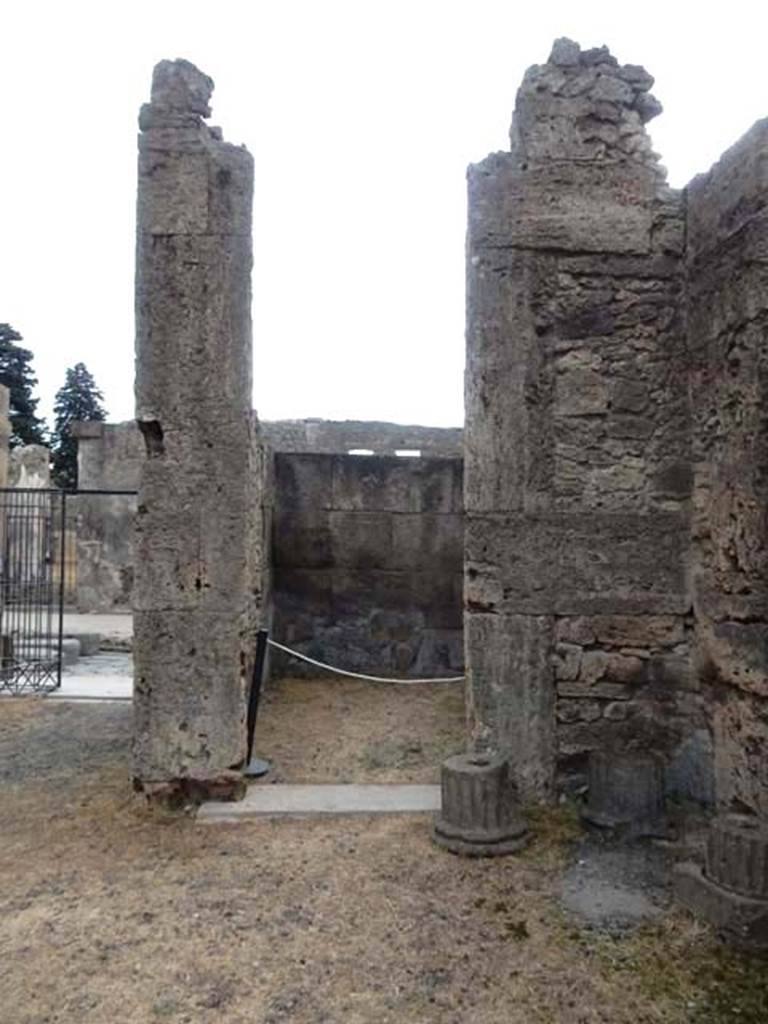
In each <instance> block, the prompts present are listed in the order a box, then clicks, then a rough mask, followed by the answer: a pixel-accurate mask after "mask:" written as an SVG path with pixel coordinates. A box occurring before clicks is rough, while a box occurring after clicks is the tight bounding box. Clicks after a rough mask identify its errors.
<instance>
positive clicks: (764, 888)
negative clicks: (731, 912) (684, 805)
mask: <svg viewBox="0 0 768 1024" xmlns="http://www.w3.org/2000/svg"><path fill="white" fill-rule="evenodd" d="M705 874H706V876H707V878H709V879H710V880H711V881H712V882H715V883H717V885H722V886H723V888H724V889H730V890H731V891H732V892H737V893H739V894H740V895H742V896H750V897H752V899H758V900H768V828H767V827H766V826H765V825H764V824H763V823H761V822H760V821H758V820H756V819H755V818H750V817H748V816H747V815H743V814H729V815H724V816H723V817H721V818H716V819H715V820H714V821H713V822H712V826H711V828H710V831H709V837H708V840H707V859H706V869H705Z"/></svg>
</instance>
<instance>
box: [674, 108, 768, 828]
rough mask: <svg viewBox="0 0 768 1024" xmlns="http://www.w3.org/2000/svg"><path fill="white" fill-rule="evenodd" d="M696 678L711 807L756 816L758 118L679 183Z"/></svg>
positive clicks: (766, 432) (764, 220) (759, 701)
mask: <svg viewBox="0 0 768 1024" xmlns="http://www.w3.org/2000/svg"><path fill="white" fill-rule="evenodd" d="M687 191H688V252H687V264H688V333H689V348H690V354H691V396H692V405H693V414H694V434H693V442H694V446H693V453H694V484H695V486H694V509H695V511H694V522H693V538H694V556H695V561H694V572H693V584H694V585H693V595H694V603H695V611H696V668H697V674H698V675H699V676H700V678H701V679H702V680H703V681H704V683H705V684H707V685H708V687H709V696H710V699H711V708H712V717H713V725H714V736H715V763H716V787H717V801H718V804H719V806H720V807H721V809H724V810H725V809H727V810H737V811H748V812H752V813H757V814H759V815H761V816H762V817H763V818H764V819H766V818H768V758H766V750H768V512H767V510H768V418H767V417H768V120H764V121H760V122H758V123H757V124H756V125H755V126H754V127H753V129H752V130H751V131H750V132H749V133H748V134H747V135H746V136H745V137H744V138H743V139H741V141H740V142H738V143H737V144H736V145H735V146H733V148H731V149H730V150H728V152H727V153H726V154H725V155H724V156H723V157H722V159H721V160H720V161H719V162H718V163H717V164H716V165H715V166H714V167H713V168H712V169H711V170H710V171H709V173H707V174H703V175H700V176H699V177H697V178H695V179H694V180H693V181H692V182H691V184H690V186H689V187H688V190H687Z"/></svg>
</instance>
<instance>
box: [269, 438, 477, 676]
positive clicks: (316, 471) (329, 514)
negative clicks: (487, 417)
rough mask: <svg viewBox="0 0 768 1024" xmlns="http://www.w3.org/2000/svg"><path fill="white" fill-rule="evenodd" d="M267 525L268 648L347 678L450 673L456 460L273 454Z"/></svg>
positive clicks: (456, 637) (458, 518)
mask: <svg viewBox="0 0 768 1024" xmlns="http://www.w3.org/2000/svg"><path fill="white" fill-rule="evenodd" d="M274 516H275V519H274V529H273V548H272V551H273V566H274V570H273V571H274V594H273V601H274V620H273V633H274V637H275V638H276V639H277V640H279V641H281V642H283V643H286V644H288V645H289V646H291V647H295V648H297V649H299V650H301V651H302V652H304V653H306V654H308V655H310V656H311V657H314V658H317V659H318V660H320V661H326V662H330V663H331V664H333V665H337V666H339V667H341V668H346V669H350V670H357V671H369V672H371V671H373V672H379V673H382V672H384V673H389V674H393V675H405V676H422V675H425V676H429V675H439V674H443V675H445V674H448V675H460V674H461V671H462V621H461V586H462V558H463V536H462V533H463V524H462V463H461V459H458V458H421V459H414V458H398V457H391V456H390V457H387V456H382V457H377V456H354V455H325V454H277V455H276V456H275V511H274ZM272 667H273V672H275V673H276V674H306V671H305V670H303V669H302V668H301V666H300V664H299V663H298V662H296V661H295V660H293V659H291V660H286V659H285V658H284V657H282V656H281V657H278V658H275V659H274V661H273V663H272ZM310 674H312V675H316V674H317V673H316V670H313V671H312V672H311V673H310Z"/></svg>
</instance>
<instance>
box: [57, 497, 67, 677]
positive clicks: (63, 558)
mask: <svg viewBox="0 0 768 1024" xmlns="http://www.w3.org/2000/svg"><path fill="white" fill-rule="evenodd" d="M60 529H61V539H60V541H59V623H58V626H59V635H58V652H57V653H58V660H57V664H56V689H57V690H59V689H61V663H62V661H63V659H64V595H65V586H66V580H65V578H64V577H65V569H66V563H67V493H66V491H62V492H61V524H60Z"/></svg>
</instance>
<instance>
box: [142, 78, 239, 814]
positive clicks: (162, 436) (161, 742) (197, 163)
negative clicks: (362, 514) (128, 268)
mask: <svg viewBox="0 0 768 1024" xmlns="http://www.w3.org/2000/svg"><path fill="white" fill-rule="evenodd" d="M212 90H213V82H212V81H211V79H210V78H208V77H207V76H206V75H204V74H203V73H202V72H200V71H199V70H198V69H197V68H196V67H194V65H192V64H190V63H189V62H187V61H183V60H177V61H162V62H161V63H160V64H158V65H157V66H156V68H155V70H154V75H153V80H152V98H151V102H150V103H149V104H147V105H145V106H144V107H142V110H141V115H140V119H139V125H140V128H141V134H140V136H139V186H138V222H137V267H136V420H137V423H138V426H139V428H140V430H141V432H142V434H143V438H144V445H145V454H144V459H143V463H142V465H141V470H140V484H139V498H138V510H137V526H136V579H135V597H134V630H135V647H134V652H135V653H134V657H135V665H136V667H135V697H134V705H135V727H134V728H135V734H134V765H133V771H134V778H135V785H136V788H137V789H139V790H143V791H144V792H146V793H147V794H148V795H150V796H157V797H158V798H160V797H163V798H166V797H167V798H174V797H181V798H183V797H186V796H190V795H191V796H192V797H199V796H202V797H205V796H206V795H210V794H212V793H217V794H219V795H223V794H226V793H228V792H229V793H239V792H240V791H241V784H240V782H239V776H237V775H236V774H235V773H234V772H233V770H235V769H237V768H238V767H239V766H240V765H241V764H242V762H243V759H244V756H245V704H244V691H245V688H246V686H247V683H248V680H249V671H250V665H251V662H252V657H253V653H254V645H255V625H256V623H255V614H256V607H255V606H256V602H257V600H258V596H259V595H258V582H257V578H256V571H255V565H254V560H255V550H254V544H253V540H254V531H255V529H256V518H257V509H256V503H257V496H256V494H255V487H254V473H253V453H254V448H255V446H254V439H253V429H254V428H253V426H252V419H251V375H252V369H251V358H252V357H251V319H250V303H251V286H250V275H251V203H252V191H253V160H252V158H251V156H250V155H249V154H248V153H247V152H246V150H245V149H244V148H242V147H239V146H233V145H229V144H227V143H225V142H224V141H223V140H222V135H221V131H220V129H217V128H212V127H209V126H208V125H206V124H205V121H204V119H205V118H207V117H208V116H209V114H210V110H209V107H208V102H209V99H210V97H211V93H212Z"/></svg>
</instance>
